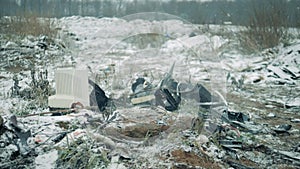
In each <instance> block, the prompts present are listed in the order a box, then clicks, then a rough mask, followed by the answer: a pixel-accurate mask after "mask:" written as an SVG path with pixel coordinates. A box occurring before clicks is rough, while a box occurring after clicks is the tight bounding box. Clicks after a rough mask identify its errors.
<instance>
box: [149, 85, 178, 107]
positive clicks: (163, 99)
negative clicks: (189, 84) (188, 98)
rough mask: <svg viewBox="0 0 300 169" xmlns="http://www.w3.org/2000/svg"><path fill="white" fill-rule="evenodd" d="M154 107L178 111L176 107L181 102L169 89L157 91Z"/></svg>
mask: <svg viewBox="0 0 300 169" xmlns="http://www.w3.org/2000/svg"><path fill="white" fill-rule="evenodd" d="M154 95H155V100H156V105H160V106H163V107H164V108H165V109H166V110H168V111H174V110H177V109H178V105H179V103H180V102H181V96H180V94H179V95H178V94H177V93H174V92H172V91H170V90H169V89H159V90H157V91H156V92H155V94H154Z"/></svg>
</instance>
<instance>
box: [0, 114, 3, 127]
mask: <svg viewBox="0 0 300 169" xmlns="http://www.w3.org/2000/svg"><path fill="white" fill-rule="evenodd" d="M2 125H3V118H2V116H0V129H1V127H2Z"/></svg>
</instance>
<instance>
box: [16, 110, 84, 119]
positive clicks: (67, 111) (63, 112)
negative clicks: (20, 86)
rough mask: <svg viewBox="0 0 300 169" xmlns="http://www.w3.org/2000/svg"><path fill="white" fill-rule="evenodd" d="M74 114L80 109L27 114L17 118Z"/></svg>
mask: <svg viewBox="0 0 300 169" xmlns="http://www.w3.org/2000/svg"><path fill="white" fill-rule="evenodd" d="M73 112H78V109H68V110H56V111H49V112H42V113H36V114H27V115H24V116H17V117H29V116H40V115H45V114H53V113H62V114H69V113H73Z"/></svg>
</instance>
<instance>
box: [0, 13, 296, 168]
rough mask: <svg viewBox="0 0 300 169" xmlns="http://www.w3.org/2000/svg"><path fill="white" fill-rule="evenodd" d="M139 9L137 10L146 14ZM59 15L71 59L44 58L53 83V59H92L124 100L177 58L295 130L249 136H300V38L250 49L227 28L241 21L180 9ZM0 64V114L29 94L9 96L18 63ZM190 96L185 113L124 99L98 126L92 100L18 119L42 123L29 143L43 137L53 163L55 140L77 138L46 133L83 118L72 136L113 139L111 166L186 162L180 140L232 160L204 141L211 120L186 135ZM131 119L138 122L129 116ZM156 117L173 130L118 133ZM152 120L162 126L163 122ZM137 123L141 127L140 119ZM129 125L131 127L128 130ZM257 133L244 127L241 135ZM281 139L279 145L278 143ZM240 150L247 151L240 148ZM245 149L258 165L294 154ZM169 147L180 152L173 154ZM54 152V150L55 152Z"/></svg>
mask: <svg viewBox="0 0 300 169" xmlns="http://www.w3.org/2000/svg"><path fill="white" fill-rule="evenodd" d="M136 17H137V18H138V16H136ZM136 17H132V18H136ZM59 23H60V26H61V28H62V30H63V33H62V34H61V37H60V39H62V40H63V41H64V43H66V44H68V46H69V47H68V51H70V53H60V54H61V55H62V56H61V57H62V60H64V62H54V63H53V64H51V65H47V67H45V68H46V69H48V72H49V76H48V77H47V78H48V80H49V82H50V84H51V86H52V87H53V86H54V85H55V82H54V81H53V79H54V69H56V68H57V67H60V66H62V65H63V64H65V65H71V66H74V67H76V68H78V69H90V70H91V71H90V73H89V78H91V79H93V80H95V81H96V82H97V83H98V84H99V85H100V87H101V88H103V89H104V91H105V92H106V93H107V95H108V96H111V97H112V98H113V99H116V100H118V99H120V98H121V97H123V96H124V95H126V94H127V95H128V94H130V92H131V91H130V88H131V84H132V82H133V81H134V80H135V79H136V78H137V77H146V78H148V79H150V81H151V82H152V83H154V84H158V83H159V80H161V79H162V78H163V77H164V75H165V73H167V72H168V71H169V70H170V68H171V66H172V64H173V63H175V67H174V74H173V77H174V79H176V80H178V81H180V82H191V83H193V84H196V83H200V84H203V85H205V86H206V87H207V88H208V89H209V90H210V91H217V92H218V93H220V94H221V95H222V96H223V97H224V98H225V99H226V101H227V102H228V109H229V110H234V111H240V112H243V113H244V114H247V115H249V116H250V117H251V120H254V121H255V122H256V123H258V124H259V125H260V124H261V125H262V124H264V126H268V127H270V128H272V127H275V126H277V125H281V124H291V125H292V126H293V127H292V131H291V132H290V134H289V135H288V136H287V137H289V140H287V139H285V138H284V137H285V136H278V135H275V136H274V134H270V133H268V134H266V137H263V135H261V134H260V135H258V136H257V137H256V136H251V138H252V137H255V138H254V140H255V141H256V142H257V143H264V142H267V143H264V144H266V145H268V146H270V147H272V148H274V149H275V148H276V149H278V151H279V150H280V151H290V150H291V149H292V148H294V147H296V146H297V144H298V143H297V137H298V138H299V135H300V130H299V129H300V126H299V123H297V119H299V118H300V114H299V111H300V99H299V98H300V96H299V93H300V86H299V82H300V81H299V79H300V41H298V42H297V41H296V42H294V43H293V44H291V45H290V46H287V47H284V46H281V45H280V46H278V47H276V48H274V49H268V50H266V51H264V52H262V53H258V54H251V55H244V54H242V53H241V52H240V50H238V49H237V48H236V47H237V46H235V45H232V44H233V43H236V42H233V41H234V40H236V39H233V38H231V37H230V36H221V34H223V35H224V34H227V35H232V37H235V36H236V35H237V30H238V29H239V28H238V27H233V26H226V27H224V26H218V25H210V26H204V25H193V24H190V23H188V22H186V21H184V20H174V19H172V20H162V21H155V20H154V21H151V20H142V19H130V18H129V19H128V18H123V19H122V18H94V17H79V16H72V17H66V18H62V19H60V20H59ZM216 32H218V33H219V34H216ZM9 43H10V42H7V43H5V44H4V45H6V46H1V48H3V49H8V46H10V45H12V44H9ZM33 46H34V45H33ZM51 56H52V55H51ZM0 73H1V74H0V77H4V78H0V86H1V88H2V91H3V92H2V95H1V96H0V104H1V108H0V115H1V116H3V117H4V118H5V119H7V118H8V116H9V114H10V111H11V110H12V109H13V108H14V107H15V106H20V104H26V102H25V103H22V102H20V101H22V99H20V98H10V97H9V95H8V94H7V93H10V90H11V88H12V87H13V85H14V84H13V83H14V81H13V80H12V78H13V73H8V72H7V71H6V70H4V69H2V70H1V72H0ZM18 76H20V77H21V80H20V84H19V85H20V87H21V88H24V87H26V86H27V84H26V83H25V81H30V72H29V71H24V73H23V74H21V75H18ZM187 105H189V104H186V105H182V106H181V108H180V109H179V110H178V112H177V113H178V114H176V113H174V112H166V111H161V110H159V109H154V110H153V109H147V108H143V107H142V108H140V107H139V106H135V107H132V105H130V106H129V107H127V106H125V105H123V106H121V107H119V108H118V109H117V112H118V113H119V117H118V118H117V121H115V122H112V123H111V124H102V123H100V122H99V123H96V127H95V124H92V122H90V121H89V120H90V119H91V117H93V118H95V119H96V118H98V117H101V116H100V115H99V113H97V112H92V111H90V110H80V111H79V113H75V114H71V115H67V116H62V117H51V116H38V117H36V116H33V117H27V118H20V119H19V122H20V123H23V124H24V125H27V126H30V127H29V128H31V131H32V133H37V134H36V135H34V136H33V137H32V138H31V139H32V140H33V142H35V143H30V146H34V144H40V143H43V142H45V145H42V146H40V147H38V154H39V155H38V156H37V158H36V160H35V164H36V167H38V168H39V167H43V168H53V167H55V159H56V158H59V157H58V154H57V150H55V149H53V148H52V147H54V146H58V147H63V146H66V144H69V143H67V142H68V141H70V140H68V139H64V140H63V141H61V142H60V143H58V144H54V141H53V139H51V145H48V143H49V141H48V140H47V139H49V138H51V137H52V136H55V135H57V134H58V133H61V132H64V131H66V129H64V128H63V127H62V126H64V125H63V124H67V125H68V126H84V125H86V124H89V123H90V125H91V126H92V127H90V128H89V129H88V130H87V129H84V128H83V129H82V128H81V127H79V129H77V128H76V127H75V128H74V130H75V129H76V130H75V131H74V132H72V133H70V134H69V136H68V137H66V138H69V139H70V138H73V139H74V140H76V138H78V137H84V138H85V140H89V139H90V138H94V139H95V140H98V142H99V143H98V144H97V146H98V147H97V148H95V152H97V151H100V152H102V153H103V152H104V149H105V148H103V149H102V148H101V146H103V145H102V144H104V145H105V146H106V147H109V148H106V151H110V150H111V151H112V152H113V153H112V152H110V153H108V154H109V156H111V157H112V158H111V159H110V164H109V165H108V168H115V167H116V166H118V167H119V168H130V167H134V168H158V167H167V166H168V167H174V168H176V167H179V166H180V165H182V166H184V165H183V164H181V163H184V162H182V161H180V158H179V159H177V158H178V157H181V156H180V155H181V154H180V153H182V152H181V151H179V150H181V149H183V150H184V151H183V152H184V153H200V154H201V153H203V152H205V153H206V154H208V156H209V157H212V158H213V159H214V161H215V162H216V163H213V164H214V165H212V166H215V165H217V166H219V167H221V168H227V167H228V164H227V163H226V162H225V161H224V157H225V150H221V149H219V148H218V147H217V146H216V145H215V143H212V145H211V146H209V145H204V147H202V143H203V142H204V143H207V142H208V139H207V137H209V136H210V135H209V134H207V133H204V130H202V129H200V131H202V132H200V133H198V134H199V135H196V136H194V135H192V134H190V135H191V136H186V137H187V138H189V139H187V140H186V139H178V138H181V137H182V135H184V132H186V131H187V130H186V129H188V128H189V127H188V126H190V125H191V123H192V119H193V118H195V117H197V113H198V112H193V111H194V110H193V109H190V108H189V107H188V106H187ZM191 105H192V104H191ZM20 109H22V108H20ZM20 109H18V110H20ZM32 111H33V112H32V113H38V112H41V111H48V110H47V109H44V110H38V111H35V110H32ZM189 111H191V112H193V113H189V115H186V112H189ZM270 113H273V114H275V117H268V115H269V114H270ZM221 115H222V112H217V113H216V112H215V111H210V114H209V116H210V117H217V118H220V116H221ZM50 117H51V118H50ZM146 117H147V118H146ZM128 119H129V120H128ZM130 120H131V122H128V121H130ZM219 120H221V119H219ZM153 121H155V122H157V123H158V122H160V123H165V124H167V126H168V127H170V128H168V129H165V128H163V127H162V128H160V130H163V131H165V132H162V134H159V135H157V136H155V137H154V138H152V137H149V141H148V140H147V143H145V139H146V136H145V138H142V139H140V138H139V139H133V140H130V139H128V137H123V136H119V135H116V134H115V133H116V131H115V130H116V128H118V127H119V128H121V129H123V127H124V130H125V129H128V128H126V127H128V126H131V125H132V123H133V124H136V123H137V124H143V125H145V126H147V125H148V124H152V122H153ZM106 125H107V126H106ZM99 126H102V127H103V128H104V129H103V131H100V132H99ZM133 126H134V125H133ZM150 126H151V125H150ZM151 127H154V129H153V130H156V127H157V126H151ZM151 127H150V128H151ZM141 128H142V127H141ZM69 129H70V128H69ZM101 129H102V128H101ZM214 129H215V128H214ZM132 130H134V131H135V129H132ZM140 130H141V129H140ZM96 131H97V132H99V133H100V134H99V133H97V132H96ZM138 131H139V130H138ZM177 131H180V132H177ZM90 132H92V134H91V133H90ZM123 132H124V133H126V130H125V131H123ZM124 133H123V134H124ZM137 133H138V132H137ZM201 134H204V136H203V135H201ZM210 134H211V133H210ZM187 135H189V134H187ZM184 137H185V136H184ZM194 137H195V138H194ZM249 137H250V136H249V135H247V134H245V136H244V138H241V139H247V138H249ZM268 137H269V138H268ZM239 138H240V137H239ZM126 139H127V140H126ZM151 139H153V140H151ZM206 139H207V140H206ZM99 140H100V141H99ZM274 140H275V141H274ZM47 141H48V142H47ZM298 141H299V140H298ZM183 142H184V143H185V144H184V143H183ZM195 142H201V145H200V146H199V145H198V143H197V144H195V146H196V147H197V146H199V147H202V148H200V149H197V148H196V150H195V147H190V146H189V144H193V145H194V143H195ZM247 143H250V142H247ZM49 144H50V143H49ZM99 144H100V145H99ZM278 145H280V147H276V146H278ZM105 146H104V147H105ZM49 147H50V148H49ZM99 147H100V148H99ZM111 147H113V148H111ZM49 149H50V150H49ZM298 149H299V147H298ZM236 153H237V154H243V153H241V152H240V150H238V151H237V152H236ZM245 153H248V154H250V155H249V158H247V159H248V160H250V161H251V162H254V163H255V164H256V166H257V165H258V166H260V165H263V166H265V167H267V166H268V165H271V166H272V165H273V167H274V166H277V165H279V164H286V162H282V163H276V162H274V161H273V162H270V161H268V160H265V161H259V159H257V158H255V155H253V154H251V153H252V152H251V151H250V150H249V151H247V152H245ZM258 153H259V155H258V156H259V157H264V155H265V154H267V153H262V152H261V151H260V152H258ZM293 153H295V154H296V157H295V158H299V150H298V151H296V152H293ZM170 154H171V155H172V158H169V156H170ZM60 155H61V154H60ZM188 155H191V154H188ZM229 156H230V155H229ZM50 157H51V158H54V159H52V160H50V161H47V159H49V158H50ZM60 157H61V156H60ZM95 158H96V157H95ZM199 158H200V157H199ZM122 159H123V160H122ZM124 159H125V160H124ZM163 159H165V160H163ZM45 160H46V162H45ZM126 160H128V161H126ZM201 160H204V159H201ZM204 161H205V160H204ZM45 163H48V165H45ZM186 163H188V165H190V166H193V165H200V166H201V165H202V166H205V165H209V164H210V161H208V162H207V163H205V164H204V163H203V164H196V163H193V162H189V161H186ZM179 164H180V165H179ZM243 164H246V163H243ZM298 164H299V163H298ZM290 165H293V164H290ZM254 166H255V165H254ZM60 167H62V166H60Z"/></svg>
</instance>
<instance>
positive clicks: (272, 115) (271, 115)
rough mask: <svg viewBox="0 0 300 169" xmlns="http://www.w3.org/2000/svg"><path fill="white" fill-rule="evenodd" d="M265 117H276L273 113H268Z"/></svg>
mask: <svg viewBox="0 0 300 169" xmlns="http://www.w3.org/2000/svg"><path fill="white" fill-rule="evenodd" d="M267 117H269V118H273V117H276V115H275V114H274V113H269V114H268V115H267Z"/></svg>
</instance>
